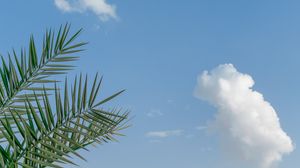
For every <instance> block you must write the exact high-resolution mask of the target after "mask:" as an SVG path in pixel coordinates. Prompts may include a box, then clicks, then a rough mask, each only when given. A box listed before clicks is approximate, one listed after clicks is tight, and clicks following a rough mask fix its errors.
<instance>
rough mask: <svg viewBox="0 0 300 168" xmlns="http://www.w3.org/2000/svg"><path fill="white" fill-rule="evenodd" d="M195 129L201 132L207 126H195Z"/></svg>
mask: <svg viewBox="0 0 300 168" xmlns="http://www.w3.org/2000/svg"><path fill="white" fill-rule="evenodd" d="M196 129H197V130H199V131H203V130H206V129H207V126H203V125H201V126H197V127H196Z"/></svg>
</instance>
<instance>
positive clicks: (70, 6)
mask: <svg viewBox="0 0 300 168" xmlns="http://www.w3.org/2000/svg"><path fill="white" fill-rule="evenodd" d="M54 4H55V6H56V7H57V8H58V9H60V10H61V11H63V12H77V13H83V12H88V11H89V12H92V13H94V14H95V15H96V16H98V18H99V19H100V20H102V21H107V20H109V19H111V18H112V19H117V14H116V6H114V5H111V4H108V3H107V2H106V0H54Z"/></svg>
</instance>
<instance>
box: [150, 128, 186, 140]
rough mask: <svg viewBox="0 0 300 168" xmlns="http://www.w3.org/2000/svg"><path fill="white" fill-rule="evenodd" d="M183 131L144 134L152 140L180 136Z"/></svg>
mask: <svg viewBox="0 0 300 168" xmlns="http://www.w3.org/2000/svg"><path fill="white" fill-rule="evenodd" d="M182 133H183V130H181V129H177V130H165V131H150V132H147V133H146V137H152V138H167V137H171V136H180V135H182Z"/></svg>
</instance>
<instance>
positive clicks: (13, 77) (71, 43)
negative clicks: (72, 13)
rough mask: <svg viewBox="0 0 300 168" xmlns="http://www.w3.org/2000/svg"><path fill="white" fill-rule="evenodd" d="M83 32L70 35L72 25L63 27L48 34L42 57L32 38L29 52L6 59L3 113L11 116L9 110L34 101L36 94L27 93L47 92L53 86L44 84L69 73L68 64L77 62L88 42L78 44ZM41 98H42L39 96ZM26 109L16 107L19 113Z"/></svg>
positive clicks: (0, 94) (0, 98) (1, 72)
mask: <svg viewBox="0 0 300 168" xmlns="http://www.w3.org/2000/svg"><path fill="white" fill-rule="evenodd" d="M80 32H81V30H79V31H77V32H76V33H75V34H73V35H70V25H69V24H66V25H65V26H61V27H60V29H59V31H58V33H55V32H54V31H53V30H49V31H47V32H46V34H45V36H44V40H43V45H42V51H41V54H39V55H38V52H37V49H36V45H35V40H34V38H33V36H31V38H30V41H29V47H28V52H26V51H25V50H24V49H23V50H21V52H20V55H19V56H18V54H17V53H16V52H15V50H13V52H12V53H11V54H8V56H7V57H6V58H7V59H5V58H4V57H3V56H2V57H1V60H2V67H1V68H0V79H1V82H0V114H3V113H6V115H10V113H9V111H8V109H9V108H14V107H15V106H14V105H15V104H17V106H18V103H19V102H24V101H25V100H30V101H33V100H34V95H33V94H32V93H31V94H28V93H27V98H26V97H25V94H26V92H28V91H29V92H32V91H35V92H38V91H42V90H44V89H46V90H53V89H54V88H53V87H46V88H43V86H44V85H46V84H49V83H53V82H57V81H56V80H53V79H50V77H51V76H53V75H58V74H65V73H66V72H67V71H68V70H71V69H72V68H73V66H71V65H68V64H66V62H68V61H75V60H77V59H78V56H74V55H73V54H75V53H77V52H79V51H82V48H81V47H82V46H84V45H85V44H86V43H84V42H75V40H76V38H77V37H78V35H79V34H80ZM37 96H41V95H40V94H37ZM24 109H25V108H24V107H19V108H16V110H15V111H17V112H24Z"/></svg>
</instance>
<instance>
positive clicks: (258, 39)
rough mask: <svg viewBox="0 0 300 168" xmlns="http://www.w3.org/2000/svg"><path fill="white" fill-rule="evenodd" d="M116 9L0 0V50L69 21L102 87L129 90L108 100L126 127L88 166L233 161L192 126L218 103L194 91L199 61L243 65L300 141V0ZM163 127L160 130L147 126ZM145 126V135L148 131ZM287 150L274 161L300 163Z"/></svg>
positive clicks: (218, 0) (215, 166)
mask: <svg viewBox="0 0 300 168" xmlns="http://www.w3.org/2000/svg"><path fill="white" fill-rule="evenodd" d="M107 3H108V4H114V5H115V7H116V10H115V12H116V15H117V17H115V18H114V17H108V20H106V21H104V20H103V18H100V17H99V15H98V16H97V14H95V13H94V12H93V11H90V10H82V11H81V12H76V11H73V12H72V11H71V12H63V11H62V10H60V9H58V8H57V7H56V6H55V4H54V1H53V0H47V1H38V0H32V1H5V2H2V4H1V5H0V20H1V27H0V30H1V31H0V37H1V38H0V53H1V54H6V52H7V51H10V49H11V48H13V47H14V48H19V47H21V46H26V45H27V43H28V39H29V36H30V34H31V33H33V34H34V35H35V36H36V38H40V39H41V38H42V34H43V32H44V31H45V29H46V28H48V27H58V26H59V25H60V24H64V23H66V22H70V23H72V25H73V29H74V30H76V29H77V28H80V27H82V28H84V32H83V34H82V36H81V39H82V40H84V41H88V42H89V45H88V46H87V47H86V48H87V50H86V51H85V52H83V53H82V54H81V60H80V62H78V63H76V65H78V70H77V71H76V72H86V73H89V74H90V75H93V74H95V73H96V72H99V73H101V74H103V75H104V85H103V92H102V93H103V95H109V94H111V93H113V92H115V91H118V90H120V89H126V93H125V94H123V95H122V96H120V97H119V98H118V99H117V100H115V101H114V102H113V103H112V105H116V106H119V107H125V108H128V109H130V110H131V111H132V112H131V115H132V116H134V118H133V119H132V120H131V123H132V127H131V128H129V129H128V130H125V131H123V133H124V134H126V137H121V138H119V140H120V142H119V143H111V144H105V145H102V146H98V147H97V148H91V151H90V152H83V155H84V156H86V158H87V159H88V162H83V161H80V160H76V162H77V163H79V164H80V166H81V167H85V168H95V167H100V165H101V166H102V167H106V168H116V167H125V168H153V167H155V168H183V167H188V168H199V167H207V168H230V166H229V165H228V164H227V161H226V159H225V158H224V156H223V155H222V150H221V148H220V145H219V141H220V139H218V138H217V136H215V135H210V134H209V133H207V132H206V131H204V130H199V129H197V127H198V128H199V127H204V126H205V125H206V124H207V122H209V121H212V120H213V119H214V115H215V114H216V109H215V108H213V107H212V106H210V105H209V104H208V103H207V102H204V101H200V100H198V99H196V98H195V97H194V96H193V91H194V88H195V86H196V78H197V76H198V75H199V74H201V73H202V72H203V71H204V70H211V69H213V68H214V67H216V66H218V65H219V64H224V63H232V64H234V66H235V67H236V68H237V69H238V70H239V71H240V72H242V73H247V74H250V75H251V76H252V77H253V78H254V80H255V82H256V83H255V85H254V89H255V90H257V91H259V92H261V93H262V94H263V95H264V97H265V99H266V100H267V101H268V102H270V103H271V104H272V106H273V107H274V108H275V110H276V111H277V114H278V116H279V118H280V122H281V126H282V128H283V130H284V131H285V132H287V134H288V135H289V136H290V137H291V138H292V140H293V143H295V144H298V142H299V141H300V134H299V119H300V113H299V109H300V103H299V100H300V89H299V86H300V76H299V72H300V56H299V55H300V10H299V8H300V2H299V1H293V0H287V1H278V0H273V1H271V0H264V1H261V0H260V1H259V0H252V1H245V0H242V1H241V0H229V1H222V0H213V1H212V0H186V1H179V0H174V1H166V0H152V1H132V0H127V1H116V0H109V1H107ZM153 131H167V133H166V134H168V135H166V136H167V137H151V136H147V135H149V132H153ZM147 133H148V134H147ZM299 157H300V153H299V152H298V150H297V149H296V150H294V151H293V152H292V153H291V154H289V155H285V156H284V157H283V161H282V162H280V164H279V167H280V168H293V167H296V166H297V165H299V164H300V161H299Z"/></svg>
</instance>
